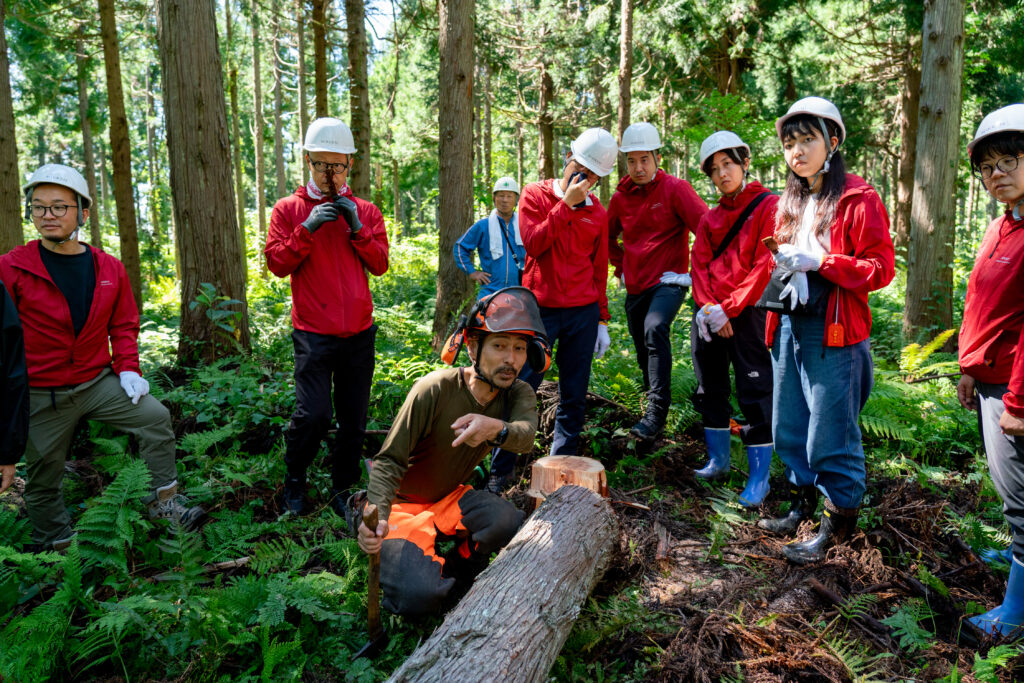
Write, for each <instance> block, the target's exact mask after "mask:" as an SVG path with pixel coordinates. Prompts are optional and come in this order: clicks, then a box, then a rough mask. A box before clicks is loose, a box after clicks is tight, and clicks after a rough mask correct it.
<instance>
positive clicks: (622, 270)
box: [608, 168, 708, 294]
mask: <svg viewBox="0 0 1024 683" xmlns="http://www.w3.org/2000/svg"><path fill="white" fill-rule="evenodd" d="M707 211H708V205H707V204H705V203H704V200H703V199H701V198H700V197H698V196H697V193H696V192H694V191H693V187H691V186H690V183H688V182H686V181H685V180H683V179H682V178H676V177H675V176H672V175H669V174H668V173H665V171H663V170H661V169H660V168H659V169H658V172H657V173H655V174H654V178H652V179H651V182H649V183H647V184H646V185H637V184H636V183H634V182H633V180H632V179H631V178H630V177H629V176H626V177H624V178H623V179H622V180H620V181H619V186H618V187H617V188H616V190H615V194H614V195H612V199H611V201H610V202H608V258H609V260H610V261H611V263H612V265H613V266H615V277H619V276H620V275H623V274H625V277H624V278H623V279H624V281H625V284H626V292H627V293H629V294H640V293H641V292H643V291H644V290H647V289H650V288H651V287H654V286H655V285H657V284H658V282H659V281H660V280H661V275H662V273H664V272H666V271H669V270H671V271H673V272H676V273H685V272H687V271H689V270H690V235H689V233H691V232H692V233H694V234H696V232H697V224H698V223H699V222H700V219H701V216H703V215H704V214H705V213H707ZM619 233H622V246H621V247H620V246H619Z"/></svg>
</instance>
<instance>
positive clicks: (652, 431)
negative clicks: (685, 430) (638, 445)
mask: <svg viewBox="0 0 1024 683" xmlns="http://www.w3.org/2000/svg"><path fill="white" fill-rule="evenodd" d="M664 428H665V424H664V422H662V421H661V420H659V419H657V418H656V417H654V416H653V415H651V414H650V413H648V414H647V415H644V417H643V419H642V420H640V421H639V422H637V423H636V424H635V425H633V426H632V427H630V428H629V435H630V436H633V437H636V438H637V439H640V440H641V441H654V439H655V438H657V436H658V434H661V430H662V429H664Z"/></svg>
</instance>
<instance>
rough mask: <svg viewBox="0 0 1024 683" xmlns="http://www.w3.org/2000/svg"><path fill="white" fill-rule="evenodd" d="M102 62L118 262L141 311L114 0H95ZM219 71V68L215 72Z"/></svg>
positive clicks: (136, 236) (129, 147) (134, 223)
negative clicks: (120, 263) (115, 211)
mask: <svg viewBox="0 0 1024 683" xmlns="http://www.w3.org/2000/svg"><path fill="white" fill-rule="evenodd" d="M98 2H99V10H100V38H101V40H102V41H103V64H104V67H105V69H106V74H107V109H108V111H109V112H110V153H111V161H112V162H113V164H114V204H115V206H116V209H117V234H118V236H119V237H120V238H121V262H122V263H124V267H125V270H127V271H128V281H129V282H130V283H131V286H132V294H134V295H135V303H136V305H137V306H138V307H139V312H140V313H141V312H142V273H141V272H140V268H139V233H138V227H137V224H136V221H135V196H134V195H135V192H134V189H135V183H134V182H133V181H132V148H131V142H130V140H129V139H128V117H127V115H126V114H125V111H124V92H123V90H122V88H121V51H120V47H119V46H118V42H117V18H116V17H115V15H114V0H98ZM217 73H218V74H219V73H220V71H218V72H217Z"/></svg>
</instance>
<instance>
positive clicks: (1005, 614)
mask: <svg viewBox="0 0 1024 683" xmlns="http://www.w3.org/2000/svg"><path fill="white" fill-rule="evenodd" d="M970 622H971V623H972V624H974V625H975V626H977V627H978V628H980V629H981V630H982V631H985V632H986V633H988V634H989V635H996V634H999V635H1004V636H1005V635H1009V634H1010V633H1012V632H1013V631H1015V630H1017V629H1018V628H1019V627H1020V625H1021V624H1024V564H1021V562H1020V560H1019V559H1017V558H1016V557H1015V558H1013V561H1012V562H1011V563H1010V578H1009V580H1007V582H1006V595H1004V596H1003V604H1001V605H999V607H996V608H995V609H992V610H989V611H988V612H985V613H984V614H979V615H978V616H976V617H971V618H970Z"/></svg>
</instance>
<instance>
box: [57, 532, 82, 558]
mask: <svg viewBox="0 0 1024 683" xmlns="http://www.w3.org/2000/svg"><path fill="white" fill-rule="evenodd" d="M77 535H78V532H77V531H73V532H72V533H71V535H70V536H67V537H65V538H58V539H57V540H56V541H54V542H53V543H52V546H53V549H54V551H55V552H58V553H62V552H64V551H65V550H67V549H68V548H70V547H71V541H73V540H75V536H77Z"/></svg>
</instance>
